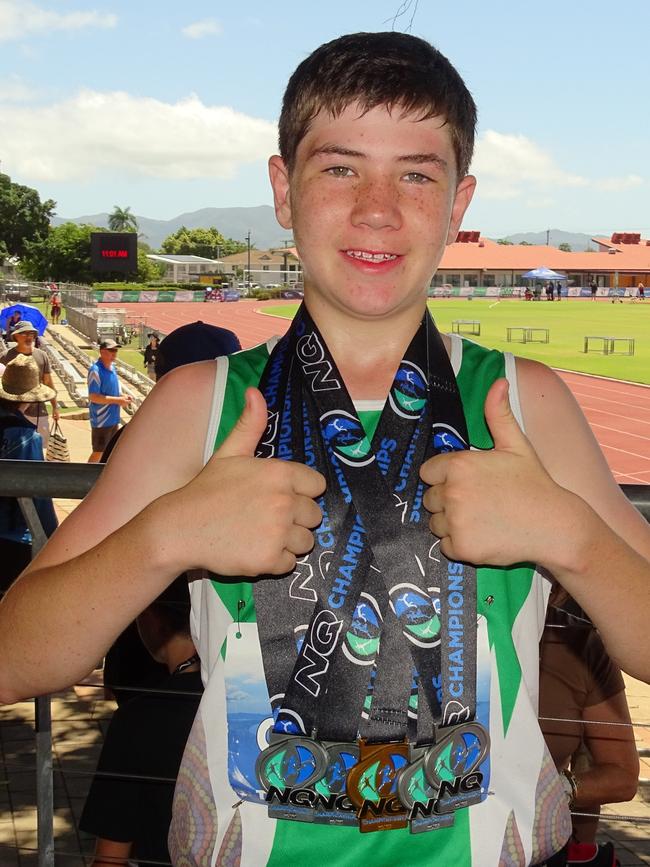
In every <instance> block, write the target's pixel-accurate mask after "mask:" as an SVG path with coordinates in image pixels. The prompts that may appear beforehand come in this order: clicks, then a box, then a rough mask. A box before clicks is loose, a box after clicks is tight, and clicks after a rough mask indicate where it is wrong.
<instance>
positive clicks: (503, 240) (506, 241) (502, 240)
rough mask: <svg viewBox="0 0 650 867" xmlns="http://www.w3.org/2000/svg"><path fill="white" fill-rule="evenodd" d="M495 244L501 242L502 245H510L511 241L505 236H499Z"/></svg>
mask: <svg viewBox="0 0 650 867" xmlns="http://www.w3.org/2000/svg"><path fill="white" fill-rule="evenodd" d="M497 244H503V246H504V247H512V241H509V240H508V239H507V238H499V240H498V241H497Z"/></svg>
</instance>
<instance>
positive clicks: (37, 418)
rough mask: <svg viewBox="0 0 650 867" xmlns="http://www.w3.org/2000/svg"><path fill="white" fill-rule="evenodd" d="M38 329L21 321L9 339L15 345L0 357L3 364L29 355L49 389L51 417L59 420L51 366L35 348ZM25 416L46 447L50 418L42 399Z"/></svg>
mask: <svg viewBox="0 0 650 867" xmlns="http://www.w3.org/2000/svg"><path fill="white" fill-rule="evenodd" d="M37 337H38V331H37V330H36V328H35V327H34V326H33V325H32V324H31V322H27V321H26V320H25V321H21V322H20V323H19V324H18V325H17V326H16V327H15V328H14V329H13V332H12V334H11V339H12V340H13V341H14V342H15V343H16V346H14V347H12V348H11V349H8V350H7V351H6V352H5V353H4V355H2V356H1V357H0V361H2V362H3V364H8V363H9V362H10V361H12V360H13V359H14V358H16V357H17V356H18V355H30V356H31V357H32V358H33V359H34V361H35V362H36V364H37V366H38V372H39V381H40V383H41V384H42V385H46V386H47V387H48V389H50V391H51V394H52V396H51V398H50V403H51V405H52V418H53V419H54V420H55V421H58V420H59V408H58V404H57V399H56V390H55V388H54V380H53V379H52V367H51V365H50V359H49V358H48V356H47V353H46V352H44V351H43V350H42V349H37V348H36V346H35V344H36V339H37ZM26 415H27V418H28V419H29V420H30V421H32V422H33V423H34V424H35V425H36V427H37V428H38V432H39V433H40V435H41V437H42V438H43V448H45V449H47V443H48V440H49V438H50V428H49V425H50V420H49V417H48V414H47V407H46V406H45V403H44V402H43V401H40V402H38V403H33V404H31V405H30V406H29V408H28V409H27V411H26Z"/></svg>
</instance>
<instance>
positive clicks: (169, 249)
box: [160, 226, 247, 259]
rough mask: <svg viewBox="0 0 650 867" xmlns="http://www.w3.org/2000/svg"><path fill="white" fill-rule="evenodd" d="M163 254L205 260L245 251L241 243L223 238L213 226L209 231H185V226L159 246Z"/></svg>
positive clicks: (243, 244)
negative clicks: (197, 257)
mask: <svg viewBox="0 0 650 867" xmlns="http://www.w3.org/2000/svg"><path fill="white" fill-rule="evenodd" d="M160 249H161V251H162V252H163V253H169V254H170V255H174V254H176V255H178V256H205V258H206V259H219V258H221V256H230V255H232V254H233V253H241V252H242V251H243V250H246V249H247V245H246V244H245V243H244V242H243V241H234V240H233V239H232V238H224V236H223V235H222V234H221V232H220V231H219V230H218V229H216V228H215V227H214V226H210V228H209V229H187V228H186V227H185V226H181V228H180V229H179V230H178V231H177V232H174V234H173V235H168V236H167V237H166V238H165V240H164V241H163V242H162V244H161V245H160Z"/></svg>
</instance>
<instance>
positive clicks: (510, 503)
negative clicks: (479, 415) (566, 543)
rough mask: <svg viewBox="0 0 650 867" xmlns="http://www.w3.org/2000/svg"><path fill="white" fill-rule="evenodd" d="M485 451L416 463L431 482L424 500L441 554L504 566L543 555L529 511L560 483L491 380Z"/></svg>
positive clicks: (544, 508) (545, 503)
mask: <svg viewBox="0 0 650 867" xmlns="http://www.w3.org/2000/svg"><path fill="white" fill-rule="evenodd" d="M484 412H485V420H486V422H487V425H488V427H489V429H490V433H491V434H492V439H493V440H494V449H492V450H490V451H462V452H449V453H447V454H441V455H436V456H435V457H433V458H431V459H430V460H428V461H426V463H424V464H423V465H422V467H421V470H420V477H421V478H422V481H424V482H425V483H426V484H428V485H430V486H431V487H430V488H429V490H428V491H427V492H426V494H425V496H424V506H425V508H426V509H427V510H428V511H429V512H431V519H430V521H429V526H430V528H431V531H432V532H433V533H434V534H435V535H436V536H438V537H439V539H440V547H441V549H442V551H443V553H444V554H445V555H446V556H447V557H449V558H450V559H453V560H463V561H466V562H469V563H475V564H480V563H487V564H491V565H493V566H508V565H511V564H512V563H519V562H522V561H526V560H530V561H533V562H543V556H544V551H543V545H544V544H548V539H546V542H544V540H543V538H542V537H543V533H541V532H540V528H539V527H537V526H536V524H537V520H536V518H537V516H538V515H540V514H541V513H544V512H546V513H548V510H552V509H553V503H554V502H555V501H556V500H557V495H558V493H560V492H561V491H562V489H561V488H560V487H559V486H558V485H557V484H556V483H555V482H554V481H553V480H552V479H551V477H550V476H549V474H548V473H547V472H546V470H545V469H544V467H543V466H542V464H541V462H540V460H539V458H538V457H537V455H536V453H535V450H534V449H533V447H532V445H531V444H530V442H529V441H528V439H527V437H526V435H525V434H524V432H523V431H522V430H521V428H520V427H519V424H518V423H517V420H516V419H515V417H514V415H513V413H512V409H511V407H510V401H509V399H508V381H507V380H506V379H498V380H496V382H494V383H493V384H492V386H491V388H490V390H489V392H488V394H487V396H486V398H485V405H484Z"/></svg>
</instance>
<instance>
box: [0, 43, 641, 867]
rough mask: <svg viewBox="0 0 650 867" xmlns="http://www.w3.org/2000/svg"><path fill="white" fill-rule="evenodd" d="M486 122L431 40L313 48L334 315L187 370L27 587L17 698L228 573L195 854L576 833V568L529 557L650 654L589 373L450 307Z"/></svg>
mask: <svg viewBox="0 0 650 867" xmlns="http://www.w3.org/2000/svg"><path fill="white" fill-rule="evenodd" d="M474 126H475V107H474V103H473V101H472V98H471V96H470V94H469V92H468V91H467V89H466V87H465V85H464V83H463V82H462V80H461V79H460V77H459V76H458V74H457V72H456V71H455V70H454V69H453V67H451V65H450V64H449V63H448V61H447V60H446V59H445V58H444V57H442V55H440V54H439V53H438V52H437V51H436V50H435V49H433V48H432V47H431V46H430V45H428V44H427V43H425V42H423V41H422V40H419V39H415V38H414V37H411V36H407V35H404V34H399V33H387V34H357V35H353V36H347V37H342V38H340V39H338V40H335V41H334V42H332V43H329V44H327V45H325V46H322V47H321V48H320V49H318V50H317V51H316V52H314V54H312V55H311V56H310V57H309V58H307V60H305V61H304V62H303V63H302V64H301V65H300V66H299V67H298V69H297V70H296V72H295V73H294V75H293V77H292V79H291V80H290V82H289V86H288V88H287V92H286V94H285V100H284V105H283V111H282V116H281V119H280V150H281V156H274V157H272V158H271V160H270V163H269V166H270V176H271V183H272V186H273V191H274V197H275V207H276V213H277V216H278V220H279V222H280V223H281V225H282V226H283V227H285V228H292V229H293V232H294V237H295V239H296V244H297V247H298V249H299V251H300V257H301V261H302V263H303V268H304V273H305V305H306V306H305V309H304V310H302V311H301V313H300V314H299V316H298V317H297V318H296V320H295V321H294V324H293V326H292V329H291V330H290V333H289V335H288V337H287V339H286V340H283V341H280V342H279V343H278V344H277V345H276V347H275V349H274V352H273V355H272V356H271V359H270V361H269V357H268V351H269V349H268V347H266V346H263V347H260V348H258V349H256V350H251V351H250V352H245V353H241V354H239V355H237V356H235V357H234V358H232V359H230V360H229V361H226V362H222V361H219V362H218V363H217V364H216V365H215V364H214V363H205V364H200V365H193V366H191V367H190V368H182V369H180V370H178V371H175V372H174V373H173V374H171V375H169V376H167V377H165V378H164V379H163V380H162V381H161V382H160V383H159V384H158V385H157V387H156V389H154V391H153V392H152V395H151V396H150V398H148V399H147V401H146V402H145V404H144V405H143V407H142V409H141V410H140V411H139V412H138V413H137V414H136V416H135V418H134V419H133V421H132V422H131V423H130V425H129V429H128V431H127V432H126V433H125V435H124V437H123V438H122V440H121V441H120V444H119V445H118V447H117V449H116V451H115V453H114V456H113V457H112V459H111V462H110V464H109V466H108V467H107V470H106V471H105V473H104V474H103V475H102V478H101V480H100V481H99V483H98V484H97V485H96V486H95V488H94V489H93V491H92V492H91V494H90V495H89V496H88V497H87V498H86V500H85V501H84V503H83V504H82V505H81V506H80V507H79V508H78V509H77V510H76V511H75V512H74V513H73V515H72V516H71V517H70V518H68V519H67V521H66V523H65V525H64V527H63V529H62V530H61V531H60V532H59V534H57V536H55V538H54V539H53V540H52V542H50V544H49V545H48V548H47V549H46V550H45V551H44V552H43V553H42V554H41V555H40V556H39V558H38V560H37V561H36V562H35V563H34V564H33V565H32V567H31V569H30V570H29V572H28V574H29V578H28V580H24V581H21V582H19V586H18V587H17V588H16V589H15V590H14V591H13V592H12V593H10V594H9V597H8V598H7V599H6V600H5V602H4V611H3V612H2V614H3V615H4V618H5V619H4V620H3V621H2V622H3V624H4V623H9V622H11V624H12V630H11V631H12V633H13V634H14V635H15V634H16V633H18V634H19V635H20V637H21V641H20V652H18V651H17V650H16V649H15V648H14V647H12V644H11V643H10V642H9V641H8V640H7V638H0V641H2V642H3V643H2V645H1V646H0V659H2V661H3V669H2V671H1V672H0V696H2V697H4V699H5V700H15V699H16V698H17V697H19V696H22V695H29V694H33V693H34V692H38V691H45V690H55V689H57V688H60V687H62V686H64V685H65V684H67V683H69V682H70V681H72V680H73V679H74V678H75V677H78V676H81V675H83V674H85V673H86V670H87V669H88V668H89V667H90V665H91V664H92V663H93V662H94V660H95V659H96V658H97V657H98V655H101V654H102V653H103V652H104V651H105V649H106V647H107V646H108V645H109V644H110V642H111V641H112V640H113V638H114V636H115V635H116V633H117V632H118V631H119V630H120V629H121V628H122V627H123V625H124V624H125V623H126V622H128V621H129V620H130V619H132V618H133V617H134V616H135V615H136V614H137V613H138V612H139V611H140V610H142V608H144V607H145V606H146V605H147V604H148V603H149V602H150V601H151V599H152V598H154V597H155V596H156V595H157V594H158V593H159V592H160V591H161V589H162V588H163V587H164V586H165V584H166V583H169V582H170V581H171V580H172V579H173V578H174V577H175V576H176V575H178V574H179V573H180V572H182V571H184V570H187V569H195V568H196V569H206V570H209V571H210V572H211V573H213V575H215V576H219V575H220V576H225V578H223V579H214V580H211V579H207V578H206V579H205V580H200V581H199V580H195V581H194V582H193V584H192V600H193V626H194V630H195V633H196V638H197V642H198V644H197V646H198V648H199V652H200V655H201V660H202V666H203V673H204V680H206V681H207V685H206V693H205V697H204V700H203V702H202V705H201V710H200V711H199V714H198V716H197V720H196V722H195V726H194V728H193V731H192V734H191V736H190V741H189V743H188V747H187V750H186V755H185V761H184V766H183V767H182V768H181V773H180V777H179V783H178V786H177V794H176V806H175V815H174V827H173V829H172V833H171V837H170V850H171V851H172V857H173V858H174V860H175V861H176V862H177V863H184V864H185V863H192V864H197V865H198V864H201V865H203V864H209V863H212V864H226V863H231V861H232V862H233V863H234V862H236V861H238V862H239V863H240V864H241V865H261V864H266V863H269V864H276V863H279V861H280V860H282V861H283V862H284V863H290V864H293V863H295V864H298V863H300V864H320V863H323V862H324V861H325V860H326V859H328V860H330V861H331V862H332V863H336V864H353V863H354V864H356V863H360V862H361V861H366V860H370V861H371V862H372V863H373V864H376V865H389V864H395V863H399V862H400V861H403V862H405V863H409V864H413V865H416V864H430V863H434V862H435V863H438V864H445V865H447V864H454V865H462V864H466V865H469V864H472V863H474V864H481V865H483V864H484V865H488V867H491V865H495V864H498V863H503V864H518V865H519V864H521V865H523V864H534V863H536V862H542V861H543V860H544V859H545V858H546V857H547V855H549V854H550V853H551V852H553V851H556V850H557V849H559V848H560V847H561V846H562V844H563V843H564V841H565V839H566V837H567V836H568V834H569V830H570V821H569V814H568V810H567V806H566V805H567V799H566V797H565V795H564V793H563V790H562V787H561V784H560V782H559V778H558V777H557V775H556V774H555V772H554V770H553V768H552V762H551V760H550V757H549V756H548V754H547V753H546V752H545V750H544V747H543V742H542V738H541V734H540V733H539V731H538V726H537V723H536V698H537V695H536V693H537V669H538V657H537V641H538V638H539V635H540V633H541V626H542V623H543V614H544V602H545V598H546V591H545V587H544V581H543V579H542V578H541V577H540V575H539V574H538V573H536V572H534V570H533V569H532V567H529V566H527V565H526V564H527V563H528V562H536V563H539V564H542V565H543V566H544V567H545V568H547V569H549V570H550V571H552V572H553V573H554V574H555V576H556V578H557V579H558V580H559V581H560V582H561V583H562V584H563V585H564V586H565V587H566V589H567V591H568V592H569V593H570V594H571V595H572V596H573V597H574V598H575V599H576V600H577V601H578V603H579V604H581V605H582V606H583V607H584V608H585V609H586V610H587V611H588V613H589V614H590V616H591V617H592V618H593V619H594V622H595V623H596V626H597V627H598V628H599V630H601V632H602V635H603V638H604V640H605V641H606V643H607V645H608V649H609V652H610V654H611V655H612V656H613V657H615V658H616V659H617V661H618V662H619V663H620V664H621V665H622V666H623V667H625V668H626V669H627V670H628V671H630V672H631V673H633V674H635V675H636V676H638V677H647V676H648V675H649V674H650V672H649V671H648V659H650V652H649V651H650V647H649V646H648V637H647V629H645V628H644V626H645V623H644V621H645V616H644V615H645V612H646V611H647V609H648V606H647V600H648V587H649V586H650V584H649V582H648V575H649V573H650V566H649V565H648V562H647V560H645V559H644V556H643V555H645V556H648V555H650V533H649V532H648V528H647V527H646V525H645V523H644V522H643V520H642V519H641V518H640V516H639V515H638V514H637V513H636V512H635V510H634V509H633V508H632V507H631V506H629V504H628V503H627V501H626V500H625V498H624V497H623V496H622V495H621V494H620V492H619V489H618V487H617V485H616V484H615V483H614V481H613V479H612V478H611V476H610V474H609V472H608V470H607V467H606V464H605V462H604V459H603V458H602V455H600V452H599V450H598V448H597V446H596V444H595V442H594V440H593V437H592V436H591V434H590V432H589V428H588V426H587V423H586V422H585V420H584V419H583V418H582V416H581V414H580V412H579V410H578V409H577V407H576V406H575V403H574V402H573V400H572V398H571V396H570V395H569V393H568V391H567V390H566V389H565V388H564V386H563V385H562V383H561V382H560V381H559V380H558V379H557V378H556V377H555V375H554V374H553V373H552V372H551V371H550V370H548V369H547V368H545V367H543V366H541V365H538V364H535V363H533V362H528V361H522V362H520V361H517V363H516V364H515V362H514V360H513V359H512V358H507V359H505V360H504V358H503V356H501V355H500V354H499V353H492V352H487V351H484V350H482V349H480V348H479V347H476V346H475V345H473V344H471V343H468V342H464V341H463V342H461V341H460V340H458V339H454V340H450V339H449V338H443V339H442V340H441V339H440V338H439V335H437V332H436V331H435V328H433V327H432V325H431V323H430V322H428V321H427V318H426V316H425V311H426V290H427V287H428V286H429V284H430V280H431V277H432V275H433V273H434V271H435V268H436V267H437V264H438V262H439V261H440V257H441V256H442V253H443V251H444V247H445V245H446V244H447V243H450V242H452V241H453V240H454V239H455V237H456V233H457V231H458V228H459V226H460V224H461V220H462V217H463V214H464V212H465V210H466V208H467V206H468V205H469V202H470V200H471V197H472V194H473V191H474V186H475V179H474V178H473V177H471V176H470V175H468V174H467V170H468V166H469V161H470V159H471V153H472V146H473V137H474ZM215 377H216V389H215ZM508 383H509V384H510V389H511V401H512V406H513V409H514V411H515V413H516V414H517V416H518V418H519V420H520V421H522V422H523V423H525V427H526V431H527V434H528V439H527V438H526V437H525V436H524V434H523V433H522V431H521V429H520V427H519V425H518V424H517V421H516V420H515V417H514V416H513V413H512V411H511V410H510V406H509V403H508ZM258 384H260V385H261V388H262V389H263V391H264V397H262V395H261V394H260V392H259V391H258V390H257V389H256V388H254V386H256V385H258ZM251 386H252V387H251ZM189 393H191V394H192V407H193V409H192V415H193V426H192V430H193V431H196V434H195V435H194V436H192V437H188V428H187V423H186V419H187V413H186V399H187V398H186V396H187V394H189ZM387 398H388V399H387ZM265 401H266V403H265ZM267 408H268V412H267ZM484 415H485V418H484ZM379 416H381V417H379ZM238 417H239V421H237V418H238ZM486 422H487V426H486ZM362 425H363V426H362ZM163 426H164V428H165V430H166V437H165V438H164V439H163V438H160V437H156V436H155V435H154V436H152V432H155V431H158V430H160V429H162V428H163ZM488 428H489V429H488ZM375 429H376V430H377V434H376V435H375ZM558 433H559V435H560V436H561V437H562V438H563V441H564V448H563V449H558V448H557V436H558ZM371 440H372V446H371V443H370V441H371ZM215 441H216V446H217V450H216V454H215V456H214V457H212V458H211V459H210V455H211V454H212V451H213V450H214V448H215ZM468 444H471V445H472V446H474V450H472V451H469V450H468V449H467V448H466V446H467V445H468ZM492 445H494V448H492ZM457 449H460V450H457ZM255 454H259V455H261V456H264V457H269V456H270V457H273V456H275V455H278V456H280V457H281V458H285V460H275V459H271V460H259V459H257V458H255V457H253V455H255ZM206 461H207V464H206ZM204 464H206V465H205V468H204V469H202V467H203V466H204ZM136 466H137V468H138V475H137V485H134V484H133V468H134V467H136ZM418 474H419V475H418ZM426 486H428V487H426ZM350 503H352V504H353V505H352V506H350ZM591 504H593V508H592V505H591ZM423 506H424V507H425V508H426V509H427V510H428V512H430V513H431V518H430V529H431V531H432V532H433V533H434V534H435V537H438V539H440V542H439V543H438V541H437V539H436V538H435V537H434V536H431V535H430V533H429V531H428V529H427V521H428V520H429V518H428V514H427V513H426V512H425V510H424V508H423ZM348 507H349V508H348ZM595 509H597V510H598V512H599V515H600V517H599V516H598V515H597V514H596V511H595ZM98 515H101V523H100V522H98V521H97V516H98ZM610 528H612V529H610ZM312 529H313V530H314V532H313V533H312ZM616 533H620V536H619V535H616ZM634 549H636V550H634ZM636 551H640V552H641V554H637V553H636ZM308 552H309V553H308ZM447 558H449V559H447ZM461 561H462V562H461ZM469 563H477V564H484V563H489V564H491V566H490V568H487V567H484V568H479V569H478V570H477V571H476V574H475V573H474V570H473V569H472V568H471V567H469V566H467V565H466V564H469ZM513 563H516V564H523V565H520V566H518V567H510V564H513ZM107 574H110V575H111V580H110V581H107V580H106V575H107ZM242 575H245V576H251V577H258V576H265V575H267V576H268V575H275V576H282V575H285V576H286V577H283V578H281V579H278V580H277V581H270V580H259V581H255V582H253V583H251V582H246V581H244V580H242V579H241V578H240V579H239V580H237V578H236V576H242ZM614 575H615V576H616V580H615V581H613V580H611V579H612V576H614ZM229 576H230V577H229ZM233 578H234V579H235V580H233ZM61 597H63V598H64V599H65V602H66V604H65V606H64V605H63V604H62V598H61ZM99 607H101V610H102V615H103V617H102V618H101V622H99V623H98V622H97V620H98V618H97V617H90V616H89V613H90V612H91V611H93V609H96V608H99ZM45 611H47V624H48V629H47V633H46V635H45V636H44V634H43V633H44V630H43V628H42V625H41V626H39V623H41V624H42V620H41V618H44V617H45ZM37 612H40V614H38V613H37ZM477 614H478V617H477ZM91 624H92V625H91ZM258 627H259V628H258ZM72 628H74V629H75V631H76V634H77V640H76V641H75V643H74V645H72V644H67V643H64V642H61V641H60V636H61V635H62V634H65V633H67V632H70V630H71V629H72ZM8 632H9V630H0V636H2V635H3V634H4V635H7V634H8ZM380 632H381V650H379V641H378V637H379V633H380ZM405 635H406V636H407V639H408V640H405V639H404V636H405ZM641 644H643V647H642V646H641ZM44 659H45V660H47V665H45V664H44ZM9 660H10V661H9ZM271 711H273V714H272V713H271ZM357 734H361V735H362V739H360V740H359V742H355V741H356V737H357ZM312 735H314V737H312ZM396 744H397V745H396ZM398 795H399V797H398ZM405 802H406V803H405ZM267 805H268V808H269V809H270V810H271V814H272V815H270V816H267ZM316 808H317V809H316ZM357 814H358V816H357ZM277 816H280V817H283V818H280V819H279V820H278V819H277V818H275V817H277ZM287 817H289V818H291V819H292V820H296V819H302V820H305V822H306V823H305V824H303V823H301V822H300V821H286V820H285V818H287ZM409 823H410V828H409V827H407V826H408V825H409ZM360 825H361V830H363V831H368V830H372V829H373V828H377V827H380V828H392V829H393V830H391V833H376V834H366V833H364V834H360V833H359V826H360ZM410 830H412V831H429V833H419V834H418V833H414V834H410V833H409V831H410Z"/></svg>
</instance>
